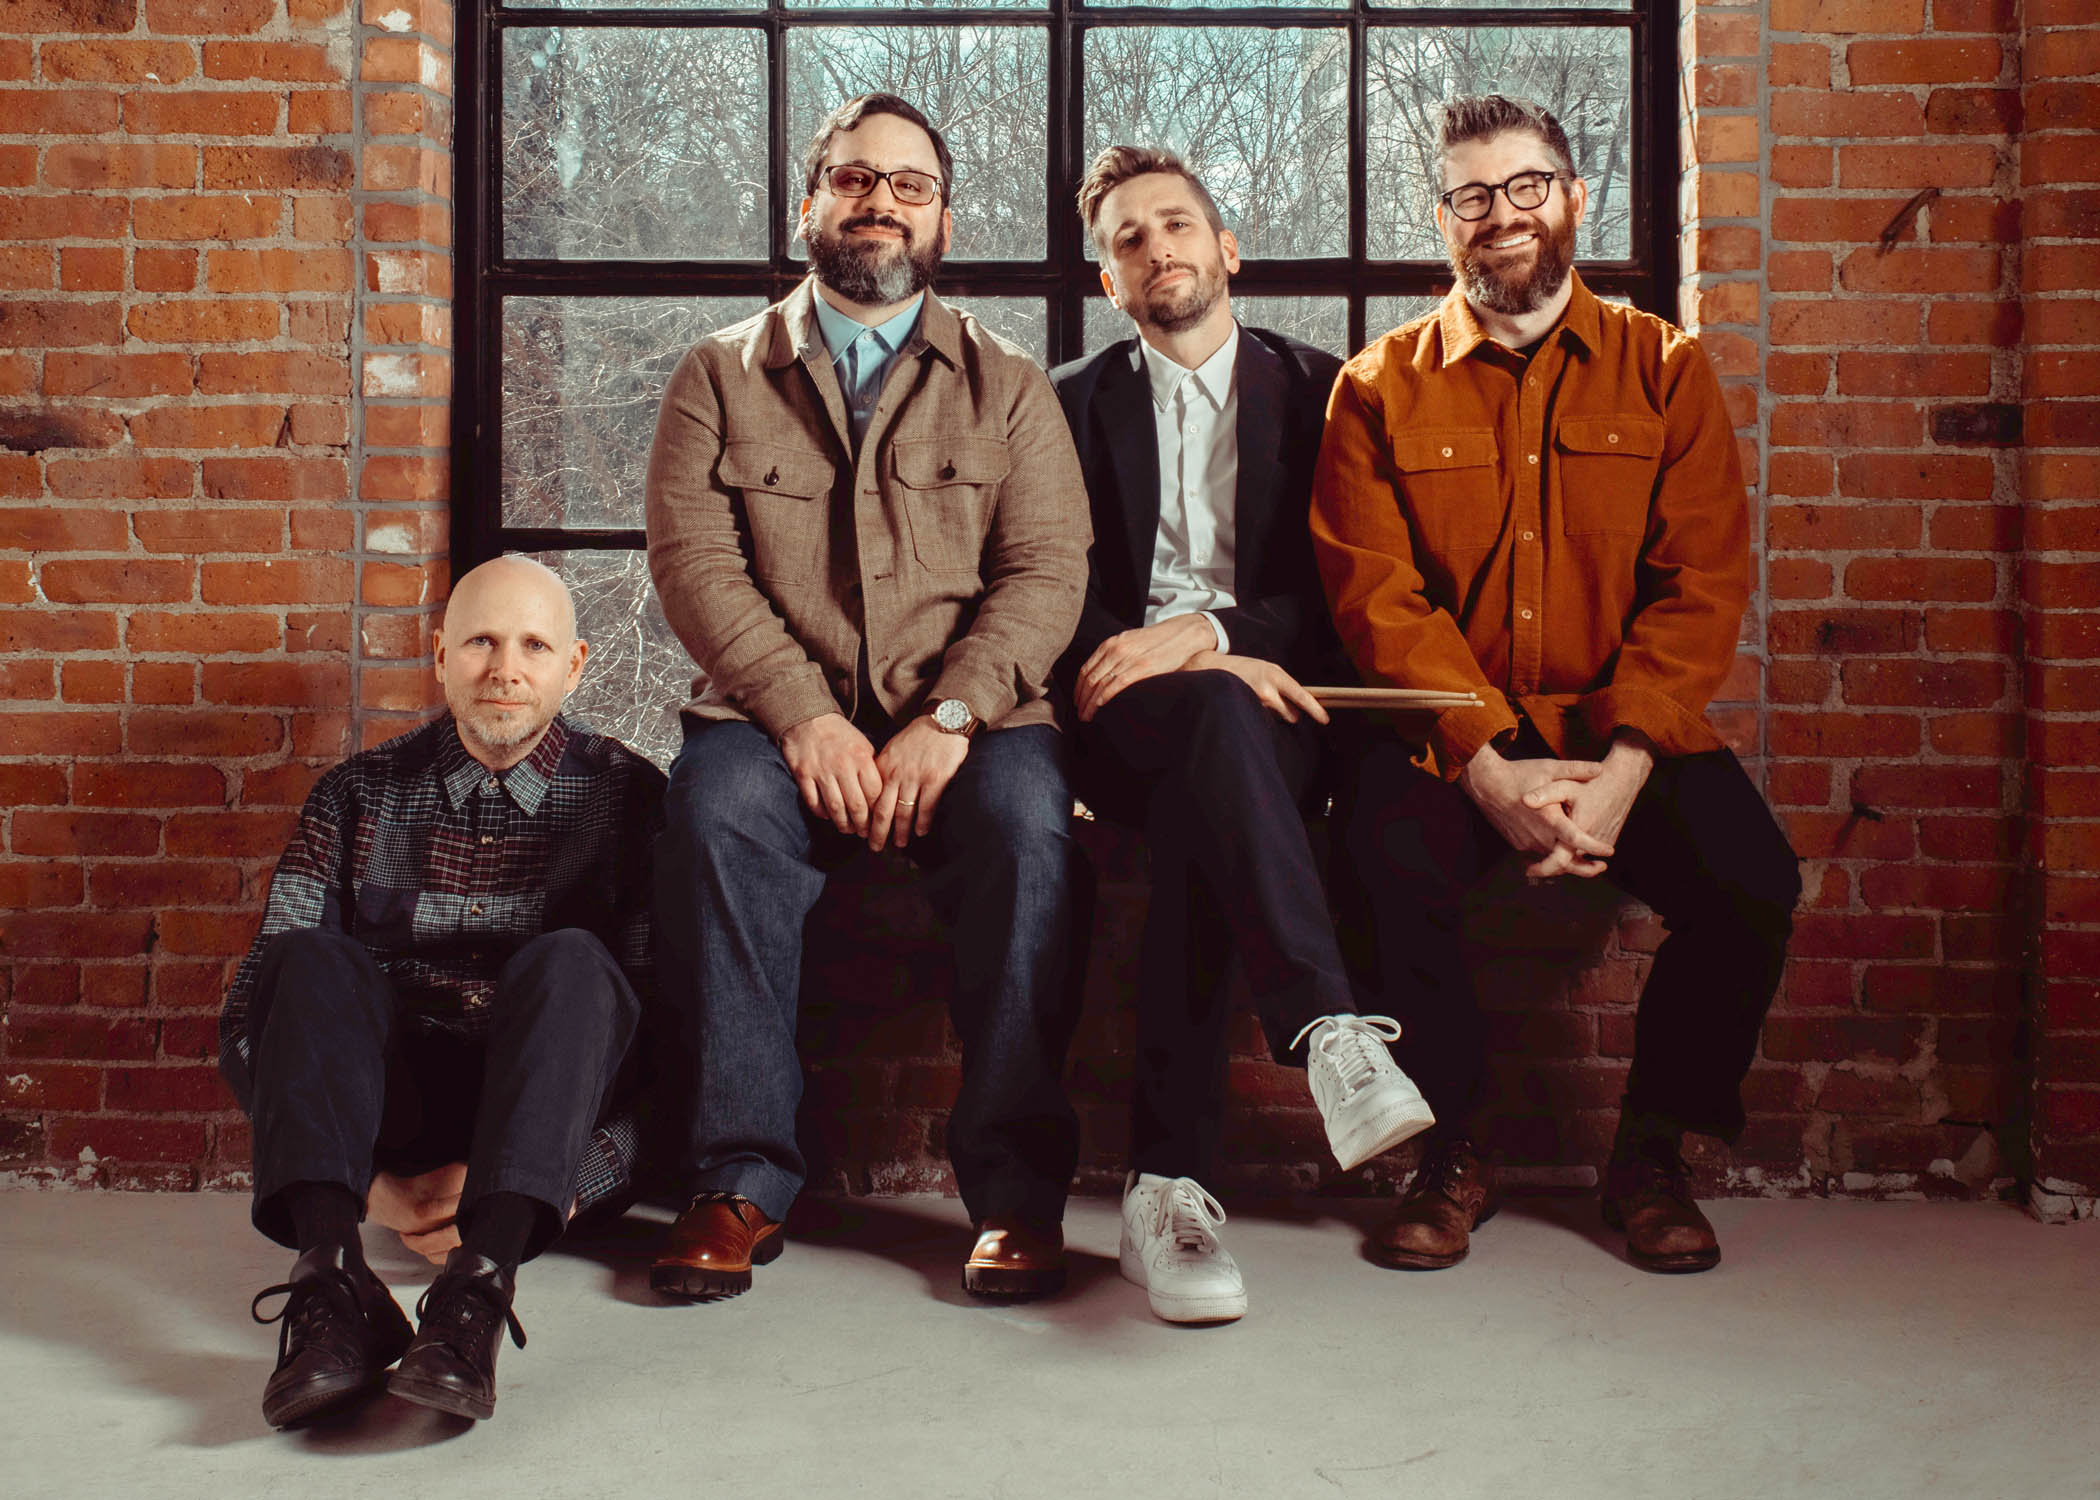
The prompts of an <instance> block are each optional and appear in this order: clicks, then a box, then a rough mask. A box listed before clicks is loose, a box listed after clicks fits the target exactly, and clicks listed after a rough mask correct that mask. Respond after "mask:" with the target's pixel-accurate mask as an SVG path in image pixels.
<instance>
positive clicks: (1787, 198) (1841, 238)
mask: <svg viewBox="0 0 2100 1500" xmlns="http://www.w3.org/2000/svg"><path fill="white" fill-rule="evenodd" d="M1904 201H1905V200H1904V199H1902V198H1900V197H1899V198H1850V197H1848V198H1805V197H1801V196H1798V195H1795V194H1783V195H1781V196H1780V197H1779V198H1778V199H1777V200H1776V201H1775V202H1774V203H1773V204H1772V238H1773V239H1774V240H1777V241H1781V242H1784V243H1787V244H1798V245H1824V244H1871V243H1874V242H1876V241H1878V240H1879V239H1880V237H1881V233H1882V231H1883V230H1884V229H1886V228H1887V227H1888V226H1889V224H1890V222H1891V221H1892V220H1893V219H1894V218H1895V217H1896V215H1897V214H1898V213H1900V212H1901V211H1902V209H1903V205H1904ZM1940 201H1943V200H1935V204H1934V209H1937V208H1938V206H1939V202H1940ZM1931 211H1933V210H1928V212H1931Z"/></svg>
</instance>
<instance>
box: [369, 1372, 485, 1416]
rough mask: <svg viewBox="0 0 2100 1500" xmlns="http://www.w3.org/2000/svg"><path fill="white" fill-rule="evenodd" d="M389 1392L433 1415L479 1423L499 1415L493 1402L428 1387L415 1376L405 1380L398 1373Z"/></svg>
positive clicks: (388, 1389)
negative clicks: (429, 1411) (426, 1409)
mask: <svg viewBox="0 0 2100 1500" xmlns="http://www.w3.org/2000/svg"><path fill="white" fill-rule="evenodd" d="M386 1388H387V1391H388V1392H389V1393H390V1394H392V1395H396V1396H399V1397H400V1398H401V1399H402V1400H403V1401H413V1402H415V1404H416V1405H418V1406H427V1407H429V1408H430V1409H431V1410H432V1411H441V1412H446V1413H449V1414H450V1415H452V1416H455V1417H468V1418H471V1419H472V1420H474V1421H476V1422H486V1421H487V1420H488V1419H489V1418H490V1417H493V1416H494V1415H495V1414H496V1403H495V1402H494V1401H478V1400H476V1399H475V1398H474V1397H472V1396H469V1395H468V1394H467V1393H466V1392H465V1391H458V1390H454V1389H453V1388H452V1387H450V1386H446V1385H426V1384H424V1383H423V1382H422V1381H420V1380H417V1379H416V1378H415V1377H414V1376H412V1375H411V1376H409V1377H408V1378H407V1379H403V1378H402V1375H401V1372H400V1371H399V1370H396V1371H395V1372H394V1374H393V1378H392V1379H390V1380H388V1381H387V1383H386Z"/></svg>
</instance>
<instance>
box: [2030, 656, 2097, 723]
mask: <svg viewBox="0 0 2100 1500" xmlns="http://www.w3.org/2000/svg"><path fill="white" fill-rule="evenodd" d="M2026 683H2027V702H2028V704H2029V705H2030V706H2031V707H2034V708H2038V709H2041V710H2043V711H2045V712H2048V713H2080V712H2087V713H2089V712H2091V711H2093V710H2094V709H2096V708H2100V667H2042V666H2033V665H2030V666H2029V667H2028V668H2027V672H2026Z"/></svg>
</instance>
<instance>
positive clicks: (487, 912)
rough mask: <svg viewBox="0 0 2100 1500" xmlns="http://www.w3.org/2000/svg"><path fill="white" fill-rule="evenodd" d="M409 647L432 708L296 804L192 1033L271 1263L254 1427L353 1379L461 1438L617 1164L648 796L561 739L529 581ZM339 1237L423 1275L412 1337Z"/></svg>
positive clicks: (648, 844) (304, 1411)
mask: <svg viewBox="0 0 2100 1500" xmlns="http://www.w3.org/2000/svg"><path fill="white" fill-rule="evenodd" d="M433 645H434V654H435V657H436V671H437V680H438V682H439V683H440V684H441V685H442V687H443V688H444V693H445V703H446V708H447V711H446V712H445V713H444V714H443V715H442V716H440V717H439V718H437V719H435V720H433V721H432V722H430V723H428V724H426V725H424V726H423V727H422V728H420V729H418V730H415V731H414V732H413V733H410V734H406V735H403V736H401V737H400V738H399V739H395V740H390V741H388V742H387V743H386V744H383V745H380V746H379V747H378V748H376V749H372V750H367V751H365V752H364V753H363V754H361V755H356V756H353V757H352V758H351V759H350V760H348V761H346V762H344V763H343V764H342V765H340V766H337V767H336V768H335V769H334V770H332V771H330V772H329V773H328V774H327V775H325V776H323V777H322V778H321V780H320V782H319V783H318V784H317V785H316V786H315V787H314V790H313V793H312V795H311V796H310V797H308V799H307V802H306V807H305V810H304V811H303V812H302V813H301V815H300V819H299V827H298V831H297V832H295V833H294V834H293V835H292V841H291V843H290V844H289V845H287V846H286V848H285V852H284V857H283V858H282V859H281V860H280V861H279V862H278V865H277V870H276V874H275V875H274V876H273V877H272V878H271V881H270V895H269V901H268V905H267V906H266V908H265V910H264V914H263V922H262V928H261V930H260V931H259V932H258V933H257V934H256V938H255V943H254V946H253V947H251V948H250V949H249V952H248V956H247V958H246V959H245V960H243V961H242V963H241V966H240V970H239V972H238V973H237V974H236V975H235V977H234V981H233V986H232V988H231V989H230V990H228V992H227V995H226V1004H225V1009H224V1010H223V1011H222V1013H221V1014H220V1018H219V1066H220V1071H221V1072H222V1073H224V1074H225V1076H226V1080H227V1082H228V1083H229V1084H231V1085H232V1087H233V1092H234V1094H235V1096H236V1097H237V1098H238V1099H239V1100H240V1103H241V1107H242V1108H243V1109H245V1110H246V1111H247V1113H248V1116H249V1118H250V1119H251V1120H252V1121H253V1122H254V1131H255V1147H254V1161H255V1202H254V1219H255V1227H256V1228H257V1229H259V1230H261V1231H262V1232H263V1233H264V1234H266V1235H268V1236H269V1237H270V1238H271V1239H273V1240H276V1241H277V1242H278V1243H279V1244H282V1245H285V1246H287V1247H289V1248H292V1249H295V1250H297V1251H298V1252H299V1259H298V1261H297V1262H296V1263H295V1264H294V1266H293V1267H292V1274H291V1277H290V1279H289V1280H287V1281H286V1282H284V1283H283V1284H282V1285H280V1286H274V1287H271V1288H270V1289H269V1290H268V1291H266V1292H264V1293H262V1294H261V1295H260V1296H258V1297H257V1298H256V1302H257V1304H258V1306H257V1310H256V1317H257V1319H258V1321H265V1322H275V1321H277V1320H279V1319H282V1320H283V1323H284V1331H283V1336H282V1337H281V1338H280V1340H279V1343H278V1358H277V1367H276V1370H275V1372H274V1373H273V1374H272V1375H271V1376H270V1380H269V1384H268V1385H267V1386H266V1387H265V1389H264V1392H263V1416H264V1417H265V1418H266V1419H267V1420H268V1421H269V1422H270V1423H271V1425H272V1426H277V1427H287V1426H291V1425H293V1424H296V1423H300V1422H306V1421H310V1420H312V1419H313V1418H315V1417H318V1416H322V1415H324V1414H326V1413H330V1412H334V1411H337V1410H340V1409H341V1408H343V1407H345V1406H348V1405H350V1404H352V1403H354V1402H356V1401H358V1400H359V1399H361V1398H362V1397H364V1396H366V1395H368V1394H370V1393H372V1392H374V1391H376V1390H377V1389H378V1388H379V1387H380V1386H381V1385H382V1384H383V1385H385V1386H386V1388H387V1389H389V1390H391V1391H392V1392H393V1393H394V1394H396V1395H399V1396H403V1397H406V1398H407V1399H408V1400H411V1401H415V1402H419V1403H421V1404H423V1405H425V1406H432V1407H436V1408H438V1409H439V1410H441V1411H447V1412H451V1413H454V1414H456V1415H459V1416H463V1417H473V1418H482V1417H487V1416H489V1415H491V1414H492V1413H493V1411H494V1409H495V1399H496V1391H495V1370H496V1350H497V1348H498V1347H499V1345H500V1344H501V1341H502V1336H503V1333H504V1330H505V1327H506V1325H507V1326H508V1327H509V1329H510V1331H511V1333H512V1335H513V1337H515V1338H516V1339H517V1341H518V1342H519V1343H520V1344H522V1343H523V1342H524V1337H523V1333H522V1330H520V1329H519V1327H518V1322H517V1319H516V1317H515V1316H514V1315H513V1314H512V1312H511V1301H512V1293H513V1285H514V1281H513V1278H514V1277H515V1275H516V1272H517V1268H518V1265H519V1263H520V1262H522V1261H524V1260H528V1259H530V1258H531V1257H532V1256H534V1255H536V1254H538V1253H539V1251H541V1250H542V1249H544V1248H545V1247H546V1246H547V1245H548V1244H549V1243H550V1242H551V1241H552V1240H553V1239H554V1238H555V1237H556V1236H557V1235H559V1234H560V1233H561V1231H562V1228H563V1226H564V1225H565V1224H566V1223H567V1222H568V1220H569V1218H570V1216H571V1215H572V1214H573V1213H574V1212H575V1211H576V1210H577V1209H578V1208H579V1207H581V1206H586V1205H588V1204H589V1203H590V1202H592V1201H594V1200H596V1199H600V1198H603V1197H605V1196H606V1195H607V1194H608V1192H610V1191H612V1190H613V1189H615V1188H616V1187H618V1186H620V1185H623V1184H624V1182H625V1180H626V1177H627V1175H628V1169H629V1167H630V1166H631V1163H632V1156H633V1150H634V1132H633V1126H632V1120H631V1116H625V1115H615V1114H614V1113H613V1112H612V1111H611V1110H610V1109H609V1105H610V1103H611V1101H612V1100H613V1098H614V1096H615V1093H616V1084H617V1082H618V1081H619V1080H620V1079H621V1078H622V1074H623V1066H622V1065H623V1062H624V1060H625V1059H626V1056H627V1053H628V1044H629V1042H630V1040H631V1039H632V1037H633V1035H634V1030H635V1024H636V1019H637V1017H638V1015H639V1013H640V1007H641V1002H642V997H643V996H645V995H646V994H647V992H648V989H649V982H650V946H651V933H650V913H649V901H650V892H651V888H652V886H653V883H654V871H653V863H652V853H651V851H652V848H653V845H654V842H655V835H656V831H657V828H658V826H659V824H660V821H661V812H660V808H661V804H662V800H663V787H664V778H663V775H662V773H660V772H659V771H658V770H657V769H656V768H655V767H654V766H652V765H650V764H649V762H647V761H646V760H643V759H642V758H641V757H640V756H638V755H636V754H634V752H632V751H631V750H629V749H627V748H626V747H625V746H624V745H621V744H620V743H618V742H617V741H615V740H611V739H607V738H606V737H604V736H603V735H597V734H592V733H590V732H589V731H588V730H585V729H582V728H579V727H577V726H575V725H573V724H571V723H569V722H568V721H567V720H566V719H564V718H563V717H562V716H561V705H562V700H563V699H564V698H565V697H566V696H567V695H568V693H569V692H570V690H571V689H573V688H574V687H575V686H576V683H577V680H578V679H579V678H580V677H581V675H582V673H583V664H584V660H585V658H586V657H587V656H588V655H589V648H588V647H587V646H586V645H585V644H584V643H583V642H582V641H580V640H578V639H577V638H576V614H575V610H574V607H573V605H572V604H571V602H570V599H569V594H568V590H567V589H566V588H564V587H563V585H562V582H561V580H560V579H559V578H558V577H556V576H555V575H554V574H553V573H552V572H550V571H549V570H548V569H546V568H544V567H542V566H541V565H540V564H538V563H536V562H533V561H531V560H529V559H526V558H520V557H504V558H498V559H496V560H495V561H493V562H488V563H484V564H482V565H481V566H480V567H478V568H476V569H474V570H473V571H472V572H470V573H468V574H467V575H466V576H465V577H464V578H462V579H460V580H459V582H458V584H457V585H455V587H454V589H453V592H452V598H451V602H450V603H449V604H448V606H447V607H446V610H445V620H444V624H443V626H442V627H441V628H440V629H439V630H438V631H437V632H436V634H435V638H434V641H433ZM594 1126H595V1127H596V1128H595V1129H594ZM367 1215H369V1216H370V1217H372V1218H374V1219H377V1220H378V1221H379V1222H380V1223H382V1224H385V1225H387V1226H388V1227H390V1228H393V1229H395V1230H397V1231H399V1232H400V1233H401V1235H402V1237H403V1239H404V1240H405V1241H406V1242H407V1243H408V1244H409V1246H410V1248H412V1249H415V1250H418V1251H421V1252H423V1253H424V1254H426V1255H429V1256H430V1257H431V1258H432V1259H437V1258H438V1257H439V1256H441V1255H442V1256H443V1265H444V1269H443V1270H442V1271H441V1272H440V1273H439V1275H438V1277H437V1279H436V1281H434V1282H433V1283H432V1284H431V1287H430V1290H429V1293H428V1294H427V1296H426V1297H425V1299H424V1301H423V1303H422V1304H421V1317H422V1323H421V1326H420V1328H419V1329H417V1330H416V1331H414V1332H413V1334H412V1333H411V1330H410V1328H409V1324H408V1320H407V1319H406V1318H405V1317H404V1316H403V1315H402V1313H401V1310H400V1308H399V1307H398V1306H397V1305H396V1304H395V1302H394V1299H393V1296H392V1294H391V1293H389V1292H388V1291H387V1289H386V1287H385V1286H384V1285H382V1284H381V1283H380V1281H379V1280H378V1278H377V1277H375V1276H374V1275H373V1274H372V1272H371V1270H370V1269H369V1268H368V1267H367V1266H366V1265H365V1260H364V1253H363V1250H362V1247H361V1244H360V1239H359V1230H358V1224H359V1221H360V1220H361V1219H362V1218H364V1217H366V1216H367ZM280 1294H281V1295H283V1296H284V1297H285V1301H284V1303H283V1304H282V1306H281V1308H280V1309H279V1310H278V1311H277V1312H276V1313H274V1314H272V1315H271V1316H270V1317H268V1318H264V1317H263V1315H262V1312H261V1308H260V1304H261V1303H262V1302H263V1301H264V1300H265V1299H266V1298H270V1297H273V1296H277V1295H280ZM396 1360H399V1361H400V1367H399V1368H398V1369H397V1370H395V1371H394V1372H393V1374H392V1375H391V1377H389V1376H388V1375H387V1367H388V1366H389V1365H392V1364H394V1362H395V1361H396Z"/></svg>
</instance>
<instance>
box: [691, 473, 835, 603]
mask: <svg viewBox="0 0 2100 1500" xmlns="http://www.w3.org/2000/svg"><path fill="white" fill-rule="evenodd" d="M715 479H716V482H717V483H719V484H720V485H721V486H722V487H723V488H724V489H729V490H734V491H736V493H737V496H738V498H739V499H740V500H741V501H742V502H743V509H744V523H745V526H746V528H747V529H748V534H749V536H750V556H751V573H752V576H753V577H755V578H770V579H775V580H778V581H780V582H783V583H793V582H799V581H802V580H805V579H810V578H822V577H823V576H824V575H825V571H826V569H827V567H828V565H829V562H830V557H831V506H830V503H829V502H830V499H831V481H832V466H831V460H830V459H828V458H826V457H825V456H824V455H823V454H821V453H812V452H810V451H809V450H808V449H806V448H784V447H782V446H781V445H780V444H778V443H754V442H735V443H725V444H724V445H723V447H722V457H721V458H720V459H719V460H718V461H717V463H716V465H715Z"/></svg>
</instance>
